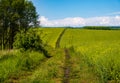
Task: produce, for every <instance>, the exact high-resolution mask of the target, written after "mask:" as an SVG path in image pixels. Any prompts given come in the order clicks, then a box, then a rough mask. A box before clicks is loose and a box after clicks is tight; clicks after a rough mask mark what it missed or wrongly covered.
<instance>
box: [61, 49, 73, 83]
mask: <svg viewBox="0 0 120 83" xmlns="http://www.w3.org/2000/svg"><path fill="white" fill-rule="evenodd" d="M64 52H65V63H64V77H63V83H70V70H71V64H70V58H71V57H70V54H69V49H67V48H65V49H64Z"/></svg>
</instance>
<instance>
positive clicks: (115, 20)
mask: <svg viewBox="0 0 120 83" xmlns="http://www.w3.org/2000/svg"><path fill="white" fill-rule="evenodd" d="M39 20H40V21H41V25H42V26H45V27H62V26H72V27H79V26H120V16H103V17H91V18H82V17H73V18H71V17H69V18H64V19H58V20H49V19H48V18H46V17H45V16H41V17H40V18H39Z"/></svg>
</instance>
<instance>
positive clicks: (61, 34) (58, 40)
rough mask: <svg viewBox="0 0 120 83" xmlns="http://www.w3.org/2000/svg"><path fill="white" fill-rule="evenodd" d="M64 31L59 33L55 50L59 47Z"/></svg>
mask: <svg viewBox="0 0 120 83" xmlns="http://www.w3.org/2000/svg"><path fill="white" fill-rule="evenodd" d="M65 31H66V28H65V29H64V30H63V31H62V32H61V33H60V35H59V37H58V39H57V42H56V46H55V48H59V47H60V40H61V38H62V36H63V35H64V33H65Z"/></svg>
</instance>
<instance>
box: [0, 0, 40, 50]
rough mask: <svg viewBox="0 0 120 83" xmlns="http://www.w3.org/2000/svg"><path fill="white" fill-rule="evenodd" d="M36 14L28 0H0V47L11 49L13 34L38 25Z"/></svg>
mask: <svg viewBox="0 0 120 83" xmlns="http://www.w3.org/2000/svg"><path fill="white" fill-rule="evenodd" d="M37 19H38V14H37V13H36V8H35V7H34V5H33V3H32V2H31V1H28V0H0V49H12V48H13V42H14V37H15V35H16V34H17V33H18V32H19V31H21V30H23V31H25V32H26V31H27V30H28V28H30V27H36V26H38V25H39V22H38V21H37Z"/></svg>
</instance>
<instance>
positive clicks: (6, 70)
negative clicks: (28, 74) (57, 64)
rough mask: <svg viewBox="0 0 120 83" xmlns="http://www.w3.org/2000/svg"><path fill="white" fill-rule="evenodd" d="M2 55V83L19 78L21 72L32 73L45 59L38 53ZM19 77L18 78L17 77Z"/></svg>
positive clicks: (0, 63)
mask: <svg viewBox="0 0 120 83" xmlns="http://www.w3.org/2000/svg"><path fill="white" fill-rule="evenodd" d="M1 54H2V55H0V56H1V57H0V82H7V81H9V79H14V78H13V76H15V78H16V79H17V78H19V76H20V75H21V71H31V70H32V69H34V68H35V67H36V66H37V64H40V63H41V61H42V60H43V59H44V58H45V57H44V55H43V54H40V53H38V52H34V51H33V52H29V51H27V52H20V51H16V52H15V51H12V52H7V53H5V51H4V53H2V52H1ZM17 76H18V77H17Z"/></svg>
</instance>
